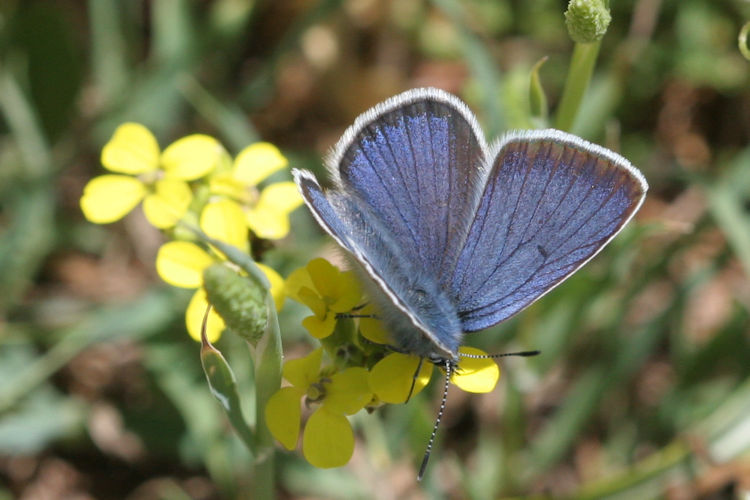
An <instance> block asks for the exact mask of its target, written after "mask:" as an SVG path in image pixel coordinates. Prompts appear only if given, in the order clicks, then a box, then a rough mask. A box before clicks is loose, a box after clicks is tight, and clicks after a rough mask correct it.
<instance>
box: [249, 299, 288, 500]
mask: <svg viewBox="0 0 750 500" xmlns="http://www.w3.org/2000/svg"><path fill="white" fill-rule="evenodd" d="M266 308H267V310H268V324H267V325H266V333H265V335H263V337H262V338H261V340H260V341H259V342H258V344H257V346H256V347H255V349H254V355H255V386H256V387H255V389H256V392H255V398H256V399H255V412H256V414H255V422H256V423H255V439H256V442H255V449H256V452H257V455H256V456H255V466H254V467H255V474H254V480H255V495H254V496H253V498H255V499H257V500H266V499H272V498H274V497H275V489H274V484H275V483H274V449H275V447H274V441H273V436H272V435H271V432H270V431H269V430H268V426H267V425H266V416H265V409H266V404H268V400H269V399H270V398H271V396H272V395H273V394H274V393H275V392H276V391H277V390H278V389H279V387H280V386H281V356H282V352H281V334H280V332H279V320H278V317H277V316H276V307H275V305H274V302H273V298H272V297H271V294H270V293H268V294H267V297H266Z"/></svg>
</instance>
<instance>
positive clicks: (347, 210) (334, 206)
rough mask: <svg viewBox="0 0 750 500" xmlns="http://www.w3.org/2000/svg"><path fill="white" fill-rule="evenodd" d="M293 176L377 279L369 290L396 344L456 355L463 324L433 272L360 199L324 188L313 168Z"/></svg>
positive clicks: (328, 228)
mask: <svg viewBox="0 0 750 500" xmlns="http://www.w3.org/2000/svg"><path fill="white" fill-rule="evenodd" d="M294 177H295V181H296V182H297V185H298V186H299V189H300V192H301V193H302V197H303V199H304V200H305V203H306V204H307V205H308V206H309V207H310V210H311V211H312V213H313V215H314V216H315V218H316V219H317V220H318V222H319V223H320V225H321V226H322V227H323V228H324V229H325V230H326V231H327V232H328V233H329V234H330V235H331V236H333V237H334V239H336V241H337V242H338V243H339V244H340V245H341V246H342V247H344V248H346V249H347V250H349V252H350V253H351V254H352V256H353V257H354V259H355V260H356V263H357V264H359V266H361V267H362V268H363V270H364V272H365V273H366V275H367V276H369V277H370V278H371V279H372V280H373V281H374V282H375V284H376V285H377V287H378V290H371V291H370V294H369V295H370V298H371V299H373V300H374V301H376V302H377V303H378V304H379V305H380V306H381V307H380V309H381V311H383V312H384V316H383V317H382V319H383V321H385V322H386V324H387V325H388V327H389V330H390V332H391V335H392V337H393V338H394V341H395V342H396V344H397V345H398V346H399V347H400V348H402V349H404V350H405V351H406V352H412V353H415V354H419V355H421V356H426V357H427V356H430V355H432V354H433V353H434V352H435V351H436V350H437V351H439V352H441V355H443V356H447V357H453V355H454V354H455V353H456V352H457V350H458V346H459V344H460V340H461V338H462V332H461V324H460V322H459V320H458V315H457V313H456V309H455V306H454V304H453V302H452V301H451V298H450V296H449V295H448V294H447V293H446V292H445V291H444V290H442V289H441V288H440V287H439V285H438V283H437V281H436V280H435V279H434V276H433V275H431V274H426V273H424V272H423V271H422V269H421V266H420V264H419V262H418V260H416V259H409V258H403V256H402V255H401V253H400V250H401V249H400V248H399V246H398V244H397V243H396V242H395V241H394V240H393V239H392V238H391V236H390V234H391V233H390V231H388V230H387V229H386V228H385V227H383V226H382V224H381V222H380V221H379V219H378V218H377V217H375V216H374V215H373V214H371V213H370V212H369V209H368V208H367V206H366V205H364V204H363V203H362V202H361V200H358V199H357V198H356V197H354V196H352V195H351V193H347V192H344V191H337V190H328V191H324V190H323V189H321V188H320V186H319V185H318V183H317V181H316V180H315V178H314V177H313V176H312V174H310V173H309V172H306V171H301V170H295V171H294ZM394 305H395V306H396V310H394V308H393V306H394ZM418 332H421V334H420V333H418Z"/></svg>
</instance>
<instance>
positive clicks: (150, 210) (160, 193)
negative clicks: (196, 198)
mask: <svg viewBox="0 0 750 500" xmlns="http://www.w3.org/2000/svg"><path fill="white" fill-rule="evenodd" d="M192 200H193V192H192V191H191V190H190V187H189V186H188V185H187V183H186V182H184V181H181V180H178V179H160V180H158V181H156V183H155V184H154V192H153V193H151V194H148V195H147V196H146V198H145V199H144V200H143V213H144V214H145V215H146V218H147V219H148V221H149V222H150V223H151V224H153V225H154V226H155V227H158V228H159V229H167V228H170V227H173V226H174V225H175V224H177V221H179V220H180V219H181V218H182V216H183V215H185V212H187V209H188V207H189V206H190V202H191V201H192Z"/></svg>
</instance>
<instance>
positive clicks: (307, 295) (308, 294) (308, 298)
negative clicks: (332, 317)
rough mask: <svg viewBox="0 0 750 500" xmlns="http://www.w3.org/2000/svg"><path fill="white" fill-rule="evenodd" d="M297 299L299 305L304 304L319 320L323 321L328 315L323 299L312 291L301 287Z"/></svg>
mask: <svg viewBox="0 0 750 500" xmlns="http://www.w3.org/2000/svg"><path fill="white" fill-rule="evenodd" d="M297 297H298V299H297V300H299V301H300V302H301V303H303V304H305V305H306V306H307V307H309V308H310V310H311V311H312V312H313V314H315V316H316V317H317V318H318V319H319V320H324V319H325V317H326V314H327V313H328V308H327V306H326V303H325V302H324V301H323V299H322V298H321V297H320V295H318V294H317V293H316V292H315V291H314V290H311V289H310V288H307V287H303V288H302V289H301V290H300V291H299V292H298V293H297Z"/></svg>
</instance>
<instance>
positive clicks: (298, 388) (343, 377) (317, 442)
mask: <svg viewBox="0 0 750 500" xmlns="http://www.w3.org/2000/svg"><path fill="white" fill-rule="evenodd" d="M322 356H323V349H322V348H318V349H316V350H314V351H313V352H312V353H310V354H309V355H307V356H305V357H304V358H301V359H295V360H291V361H287V362H286V363H284V368H283V375H284V378H285V379H286V380H287V381H289V382H290V383H291V384H292V385H291V386H290V387H282V388H281V389H279V390H278V391H277V392H276V393H275V394H274V395H273V396H271V398H270V399H269V401H268V404H267V405H266V408H265V415H266V422H267V423H268V428H269V430H270V431H271V434H273V435H274V437H275V438H276V439H277V440H278V441H279V442H280V443H281V444H282V445H284V447H285V448H286V449H288V450H291V449H294V447H295V446H296V445H297V441H298V439H299V430H300V420H301V416H302V412H301V410H300V400H301V399H302V398H303V397H304V398H306V402H307V403H308V404H314V405H319V406H318V407H317V408H316V409H315V411H313V413H312V414H311V415H310V417H309V418H308V420H307V423H306V424H305V430H304V434H303V438H302V452H303V453H304V455H305V458H306V459H307V461H308V462H310V463H311V464H312V465H314V466H316V467H320V468H329V467H340V466H342V465H344V464H346V463H347V462H348V461H349V459H350V458H351V456H352V453H353V451H354V433H353V431H352V428H351V425H350V424H349V420H348V419H347V418H346V416H347V415H353V414H355V413H357V412H358V411H359V410H361V409H362V408H364V407H365V405H366V404H367V403H369V402H370V400H371V399H372V391H371V390H370V387H369V385H368V375H367V370H365V369H364V368H360V367H352V368H346V369H344V370H342V371H340V372H338V373H334V374H332V375H330V376H326V375H323V374H321V369H320V365H321V360H322Z"/></svg>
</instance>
